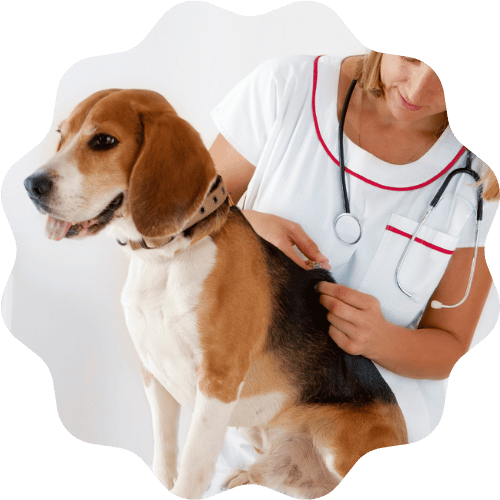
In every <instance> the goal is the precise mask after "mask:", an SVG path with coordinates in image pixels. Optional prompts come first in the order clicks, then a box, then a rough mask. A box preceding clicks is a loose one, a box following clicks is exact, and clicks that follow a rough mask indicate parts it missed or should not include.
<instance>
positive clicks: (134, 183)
mask: <svg viewBox="0 0 500 500" xmlns="http://www.w3.org/2000/svg"><path fill="white" fill-rule="evenodd" d="M161 108H164V109H163V110H162V109H161ZM139 117H140V120H141V123H142V126H143V142H142V146H141V149H140V152H139V155H138V158H137V161H136V163H135V165H134V167H133V169H132V173H131V177H130V181H129V206H130V210H131V214H132V219H133V221H134V224H135V226H136V228H137V230H138V231H139V232H140V233H141V234H142V235H143V236H147V237H151V238H155V237H162V236H167V235H170V234H175V233H177V232H179V231H180V230H181V229H182V228H183V226H184V225H185V223H186V222H187V221H188V220H189V219H190V218H191V217H192V216H193V215H194V213H195V212H196V211H197V210H198V208H199V207H200V206H201V204H202V203H203V199H204V197H205V194H206V192H207V191H208V189H209V184H210V181H211V180H213V179H214V177H215V175H216V172H215V167H214V164H213V161H212V158H211V156H210V154H209V152H208V151H207V149H206V148H205V146H204V145H203V142H202V140H201V137H200V135H199V134H198V132H196V130H194V128H193V127H192V126H191V125H190V124H189V123H187V122H186V121H185V120H183V119H181V118H180V117H179V116H178V115H177V114H176V113H175V111H173V109H172V108H171V107H170V106H169V105H168V107H165V106H160V109H157V108H156V109H153V110H151V109H148V110H144V109H142V110H141V109H139Z"/></svg>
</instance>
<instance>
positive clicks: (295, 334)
mask: <svg viewBox="0 0 500 500" xmlns="http://www.w3.org/2000/svg"><path fill="white" fill-rule="evenodd" d="M59 132H60V134H61V140H60V143H59V146H58V149H57V152H56V154H55V156H53V157H52V158H51V159H50V160H49V161H48V162H47V163H45V164H44V165H43V166H42V167H41V168H40V169H38V170H37V171H36V172H35V173H34V174H33V175H31V176H30V177H28V178H27V179H26V180H25V181H24V183H25V187H26V189H27V191H28V194H29V197H30V198H31V199H32V201H33V202H34V203H35V205H36V207H37V209H38V210H39V211H40V212H42V213H44V214H47V216H48V217H47V223H46V235H47V236H48V237H49V238H52V239H54V240H61V239H63V238H68V239H78V238H82V237H85V236H90V235H94V234H97V233H99V232H100V231H101V230H102V229H104V228H105V227H106V228H108V229H109V231H110V232H111V233H112V234H113V235H114V237H115V238H116V239H117V241H118V242H119V243H120V244H121V245H122V247H123V249H124V250H125V251H126V252H127V253H128V254H130V269H129V273H128V278H127V281H126V285H125V288H124V290H123V294H122V304H123V307H124V311H125V316H126V322H127V326H128V328H129V330H130V335H131V337H132V339H133V342H134V345H135V347H136V349H137V352H138V355H139V358H140V361H141V363H142V365H143V382H144V386H145V390H146V393H147V397H148V401H149V404H150V407H151V412H152V421H153V432H154V442H155V444H154V462H153V469H154V473H155V474H156V476H157V477H158V478H159V480H160V481H161V482H162V483H163V484H164V485H165V486H166V487H167V488H168V489H169V490H171V491H172V492H173V493H174V494H175V495H178V496H180V497H183V498H200V497H201V496H202V495H203V494H204V492H205V491H206V489H207V487H208V485H209V483H210V480H211V478H212V475H213V473H214V469H215V463H216V460H217V457H218V455H219V452H220V451H221V449H222V445H223V441H224V435H225V431H226V428H227V427H228V426H236V427H239V428H240V430H241V431H242V433H243V435H244V436H245V437H246V438H247V439H248V441H249V442H250V443H251V444H252V445H253V446H254V447H255V449H256V450H257V452H258V459H257V460H256V462H255V463H254V464H253V465H251V466H250V467H249V468H248V470H236V471H234V473H233V474H231V476H230V477H228V478H227V480H226V483H225V487H227V488H232V487H234V486H238V485H242V484H249V483H253V484H260V485H264V486H268V487H270V488H274V489H277V490H279V491H281V492H283V493H286V494H290V495H293V496H298V497H305V498H317V497H320V496H323V495H325V494H327V493H328V492H330V491H331V490H332V489H333V488H334V487H335V486H336V485H337V484H338V483H339V481H340V480H341V479H342V478H343V477H344V476H345V475H346V474H347V472H348V471H349V470H350V469H351V467H352V466H353V465H354V464H355V463H356V461H357V460H358V459H359V458H360V457H362V456H363V455H364V454H365V453H367V452H368V451H370V450H373V449H376V448H380V447H385V446H393V445H398V444H403V443H406V442H407V433H406V425H405V421H404V418H403V415H402V412H401V410H400V408H399V406H398V404H397V402H396V399H395V396H394V394H393V393H392V391H391V389H390V388H389V386H388V385H387V384H386V382H385V381H384V379H383V378H382V377H381V375H380V374H379V372H378V370H377V368H376V367H375V366H374V365H373V363H372V362H371V361H370V360H368V359H366V358H364V357H362V356H352V355H350V354H347V353H345V352H343V351H342V350H341V349H340V348H339V347H338V346H337V345H336V344H335V343H334V342H333V340H332V339H331V338H330V336H329V335H328V321H327V318H326V314H325V311H324V308H323V307H322V306H321V305H320V303H319V300H318V294H317V292H316V291H315V286H316V284H317V283H318V282H319V281H330V282H333V279H332V277H331V275H330V274H329V273H328V272H327V271H325V270H323V269H313V270H310V271H306V270H303V269H302V268H300V267H299V266H298V265H296V264H295V263H294V262H292V261H291V260H290V259H289V258H287V257H286V256H285V255H284V254H283V253H282V252H281V251H280V250H278V249H277V248H275V247H274V246H272V245H271V244H269V243H268V242H266V241H265V240H263V239H262V238H260V237H259V236H258V235H257V234H256V233H255V232H254V231H253V229H252V227H251V226H250V224H249V223H248V222H247V220H246V219H245V217H244V216H243V215H242V213H241V212H240V210H239V209H238V208H237V207H235V206H232V204H231V201H230V197H229V196H228V193H227V192H226V188H225V186H224V181H223V179H222V178H221V177H220V176H219V175H217V172H216V170H215V167H214V164H213V162H212V159H211V157H210V155H209V153H208V151H207V149H206V148H205V147H204V145H203V143H202V141H201V139H200V136H199V134H198V133H197V132H196V131H195V130H194V129H193V128H192V127H191V125H189V124H188V123H187V122H186V121H184V120H183V119H181V118H180V117H179V116H178V115H177V113H176V112H175V111H174V109H173V108H172V106H171V105H170V104H169V103H168V102H167V101H166V100H165V99H164V98H163V97H162V96H161V95H159V94H157V93H155V92H152V91H146V90H118V89H112V90H104V91H101V92H97V93H95V94H93V95H92V96H90V97H89V98H87V99H86V100H84V101H83V102H82V103H80V104H79V105H78V106H77V107H76V109H75V110H74V111H73V112H72V113H71V115H70V116H69V118H67V119H66V120H64V121H63V122H62V123H61V125H60V129H59ZM181 405H187V406H188V407H192V408H194V413H193V418H192V422H191V426H190V428H189V431H188V436H187V440H186V443H185V447H184V450H183V453H182V457H181V458H180V461H179V472H177V425H178V417H179V408H180V406H181Z"/></svg>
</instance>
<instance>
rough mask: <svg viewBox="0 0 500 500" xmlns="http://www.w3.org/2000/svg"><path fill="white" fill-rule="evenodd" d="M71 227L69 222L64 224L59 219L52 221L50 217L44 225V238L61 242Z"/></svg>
mask: <svg viewBox="0 0 500 500" xmlns="http://www.w3.org/2000/svg"><path fill="white" fill-rule="evenodd" d="M70 227H71V222H66V221H63V220H59V219H54V217H51V216H50V215H49V216H48V218H47V223H46V224H45V236H47V238H49V239H51V240H56V241H59V240H62V239H63V238H64V237H65V236H66V233H67V232H68V231H69V228H70Z"/></svg>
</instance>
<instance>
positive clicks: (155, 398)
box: [142, 369, 180, 490]
mask: <svg viewBox="0 0 500 500" xmlns="http://www.w3.org/2000/svg"><path fill="white" fill-rule="evenodd" d="M142 373H143V382H144V388H145V390H146V396H147V398H148V401H149V406H150V408H151V417H152V421H153V439H154V452H153V473H154V475H155V476H156V477H157V478H158V479H159V480H160V481H161V483H162V484H163V485H164V486H165V487H166V488H168V489H169V490H170V489H172V487H173V486H174V482H175V480H176V478H177V429H178V423H179V411H180V405H179V403H178V402H177V401H176V400H175V399H174V398H173V397H172V395H171V394H170V393H169V392H168V391H167V390H166V389H165V388H164V387H163V386H162V385H161V384H160V382H158V380H157V379H156V378H155V377H153V375H151V374H150V373H148V372H147V371H145V370H144V369H143V372H142Z"/></svg>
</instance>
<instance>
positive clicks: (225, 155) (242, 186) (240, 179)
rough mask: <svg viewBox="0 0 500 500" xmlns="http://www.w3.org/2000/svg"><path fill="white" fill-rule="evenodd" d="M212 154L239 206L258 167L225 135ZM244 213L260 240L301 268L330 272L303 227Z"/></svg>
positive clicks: (254, 212)
mask: <svg viewBox="0 0 500 500" xmlns="http://www.w3.org/2000/svg"><path fill="white" fill-rule="evenodd" d="M210 154H211V155H212V159H213V160H214V163H215V168H216V169H217V172H218V173H219V174H220V175H222V177H223V178H224V181H225V183H226V186H227V189H228V191H229V194H230V195H231V198H232V200H233V202H234V203H238V201H239V199H240V198H241V197H242V196H243V194H244V193H245V191H246V190H247V188H248V184H249V183H250V180H251V179H252V176H253V174H254V172H255V166H254V165H252V164H251V163H250V162H249V161H248V160H247V159H246V158H244V157H243V156H242V155H241V154H240V153H238V151H236V149H234V148H233V146H231V144H229V142H228V141H227V140H226V139H225V138H224V136H222V135H221V134H219V135H218V136H217V138H216V139H215V141H214V143H213V144H212V146H211V148H210ZM243 213H244V215H245V217H246V218H247V220H248V221H249V222H250V224H251V225H252V227H253V228H254V230H255V231H256V232H257V234H259V236H261V237H262V238H264V239H265V240H267V241H269V242H270V243H272V244H273V245H274V246H276V247H278V248H279V249H280V250H281V251H282V252H283V253H285V254H286V255H287V256H288V257H290V258H291V259H292V260H293V261H295V262H296V263H297V264H298V265H299V266H301V267H303V268H304V269H310V268H311V267H312V262H319V263H320V264H321V266H322V267H324V268H325V269H329V268H330V266H329V264H328V259H327V258H326V257H325V256H324V255H323V254H322V253H321V252H320V251H319V249H318V247H317V245H316V243H314V241H313V240H311V238H309V236H307V234H306V233H305V231H304V230H303V229H302V227H301V226H300V225H299V224H297V223H295V222H292V221H289V220H286V219H283V218H282V217H278V216H276V215H271V214H266V213H262V212H257V211H255V210H244V211H243ZM294 245H295V246H296V247H297V248H298V249H299V250H300V251H301V252H302V253H303V254H304V255H305V256H306V257H307V258H308V259H309V260H308V261H304V260H303V259H301V258H300V257H299V255H298V254H297V252H296V251H295V250H294V248H293V247H294Z"/></svg>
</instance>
